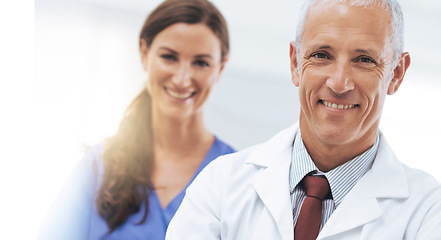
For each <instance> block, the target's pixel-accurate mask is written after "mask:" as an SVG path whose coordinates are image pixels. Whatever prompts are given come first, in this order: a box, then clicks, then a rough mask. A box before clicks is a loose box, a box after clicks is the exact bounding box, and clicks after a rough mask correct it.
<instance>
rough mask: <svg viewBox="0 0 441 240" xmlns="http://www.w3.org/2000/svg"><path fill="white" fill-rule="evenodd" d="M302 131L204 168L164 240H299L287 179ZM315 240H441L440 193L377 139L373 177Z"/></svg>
mask: <svg viewBox="0 0 441 240" xmlns="http://www.w3.org/2000/svg"><path fill="white" fill-rule="evenodd" d="M297 129H298V124H295V125H294V126H292V127H290V128H288V129H286V130H284V131H282V132H280V133H279V134H277V135H276V136H275V137H273V138H272V139H270V140H269V141H268V142H266V143H263V144H260V145H257V146H254V147H251V148H248V149H245V150H243V151H240V152H237V153H234V154H230V155H226V156H222V157H220V158H218V159H217V160H215V161H213V162H212V163H211V164H210V165H209V166H207V167H206V168H205V169H204V170H203V171H202V173H201V174H199V176H198V177H197V178H196V180H195V181H194V182H193V184H192V185H191V186H190V187H189V188H188V189H187V195H186V197H185V198H184V201H183V202H182V205H181V206H180V208H179V209H178V211H177V213H176V215H175V216H174V218H173V219H172V221H171V223H170V225H169V228H168V231H167V236H166V240H176V239H179V240H182V239H184V240H187V239H188V240H198V239H200V240H210V239H231V240H246V239H265V240H276V239H285V240H292V239H294V234H293V232H294V229H293V216H292V208H291V199H290V193H289V181H288V174H289V166H290V161H291V149H292V143H293V140H294V136H295V133H296V132H297ZM317 239H326V240H331V239H338V240H345V239H347V240H354V239H369V240H372V239H375V240H378V239H387V240H392V239H421V240H431V239H437V240H440V239H441V185H440V183H439V182H437V181H436V180H435V179H434V178H433V177H431V176H430V175H428V174H426V173H424V172H422V171H419V170H416V169H411V168H409V167H407V166H405V165H403V164H402V163H400V162H399V161H398V159H397V158H396V156H395V155H394V153H393V152H392V150H391V149H390V148H389V146H388V144H387V143H386V140H385V139H384V137H383V135H382V134H381V133H380V144H379V147H378V152H377V156H376V158H375V161H374V164H373V166H372V169H371V170H369V171H368V172H367V173H366V174H365V175H364V176H363V177H362V178H361V179H360V180H359V182H358V183H357V184H356V185H355V186H354V188H353V189H352V190H351V191H350V192H349V193H348V195H346V197H345V198H344V199H343V201H342V203H341V204H340V205H339V207H338V208H337V209H336V210H335V211H334V213H333V214H332V216H331V217H330V218H329V220H328V221H327V223H326V224H325V226H324V227H323V229H322V231H321V232H320V234H319V236H318V238H317Z"/></svg>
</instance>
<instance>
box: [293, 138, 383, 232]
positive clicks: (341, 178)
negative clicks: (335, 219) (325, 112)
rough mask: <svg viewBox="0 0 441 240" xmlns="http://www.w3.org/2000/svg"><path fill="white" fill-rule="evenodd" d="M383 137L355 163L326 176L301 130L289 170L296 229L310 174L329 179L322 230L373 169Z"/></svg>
mask: <svg viewBox="0 0 441 240" xmlns="http://www.w3.org/2000/svg"><path fill="white" fill-rule="evenodd" d="M378 144H379V135H378V134H377V138H376V140H375V143H374V145H373V146H372V147H371V148H369V149H368V150H366V151H365V152H364V153H362V154H361V155H359V156H357V157H355V158H354V159H352V160H351V161H348V162H346V163H345V164H343V165H340V166H338V167H337V168H335V169H332V170H330V171H328V172H326V173H324V172H320V170H318V168H317V167H316V166H315V164H314V162H313V161H312V159H311V157H310V156H309V154H308V151H307V150H306V147H305V145H304V144H303V140H302V137H301V134H300V129H299V130H298V132H297V134H296V136H295V139H294V144H293V150H292V157H291V167H290V169H289V186H290V190H291V204H292V209H293V222H294V227H295V225H296V223H297V218H298V217H299V213H300V208H301V206H302V203H303V201H304V200H305V198H306V195H305V191H304V189H303V187H302V185H301V184H299V183H300V181H301V180H302V179H303V177H305V176H306V175H308V174H312V175H324V176H325V177H326V179H328V182H329V186H330V188H331V194H330V195H329V196H328V197H327V198H326V199H325V200H324V201H323V205H322V206H323V208H322V209H323V210H322V219H321V223H320V230H321V229H322V228H323V226H324V225H325V223H326V221H327V220H328V219H329V217H331V215H332V213H333V212H334V210H335V209H336V208H337V207H338V206H339V205H340V203H341V202H342V200H343V198H344V197H345V196H346V194H347V193H348V192H349V191H350V190H351V189H352V188H353V187H354V186H355V184H356V183H357V181H358V180H359V179H360V178H361V177H362V176H363V175H364V174H365V173H366V172H367V171H368V170H369V169H370V168H371V167H372V163H373V161H374V158H375V154H376V153H377V148H378Z"/></svg>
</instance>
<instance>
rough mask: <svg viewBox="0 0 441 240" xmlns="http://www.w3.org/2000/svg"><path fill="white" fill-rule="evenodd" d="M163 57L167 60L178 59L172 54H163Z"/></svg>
mask: <svg viewBox="0 0 441 240" xmlns="http://www.w3.org/2000/svg"><path fill="white" fill-rule="evenodd" d="M161 58H163V59H165V60H170V61H174V60H177V58H176V57H175V56H174V55H172V54H162V55H161Z"/></svg>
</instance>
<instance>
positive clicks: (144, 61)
mask: <svg viewBox="0 0 441 240" xmlns="http://www.w3.org/2000/svg"><path fill="white" fill-rule="evenodd" d="M139 51H140V53H141V61H142V66H143V67H144V70H146V71H147V54H148V51H149V50H148V47H147V42H146V41H145V39H143V38H141V39H140V40H139Z"/></svg>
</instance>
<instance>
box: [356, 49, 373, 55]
mask: <svg viewBox="0 0 441 240" xmlns="http://www.w3.org/2000/svg"><path fill="white" fill-rule="evenodd" d="M355 52H358V53H364V54H369V55H375V56H377V55H378V53H377V52H376V51H374V50H372V49H361V48H358V49H355Z"/></svg>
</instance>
